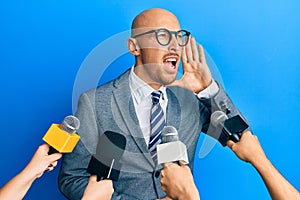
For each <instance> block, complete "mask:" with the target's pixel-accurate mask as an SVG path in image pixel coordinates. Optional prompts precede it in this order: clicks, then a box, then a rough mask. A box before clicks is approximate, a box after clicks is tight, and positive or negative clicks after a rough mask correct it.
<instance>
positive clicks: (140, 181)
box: [59, 8, 239, 200]
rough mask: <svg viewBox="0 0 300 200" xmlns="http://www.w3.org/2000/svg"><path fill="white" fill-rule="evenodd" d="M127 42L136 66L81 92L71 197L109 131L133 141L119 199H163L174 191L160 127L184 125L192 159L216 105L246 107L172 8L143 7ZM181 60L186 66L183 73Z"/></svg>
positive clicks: (65, 183) (67, 180)
mask: <svg viewBox="0 0 300 200" xmlns="http://www.w3.org/2000/svg"><path fill="white" fill-rule="evenodd" d="M127 45H128V50H129V52H130V53H131V54H132V55H133V56H134V57H135V64H134V66H132V67H131V69H128V70H127V71H126V72H124V73H123V74H122V75H121V76H119V77H118V78H117V79H115V80H113V81H111V82H109V83H107V84H105V85H102V86H99V87H98V88H96V89H93V90H90V91H88V92H85V93H83V94H82V95H81V97H80V99H79V104H78V110H77V113H76V116H77V117H78V118H79V119H80V122H81V126H80V129H79V130H78V134H79V135H80V136H81V138H82V139H81V141H80V142H79V144H78V145H77V146H76V148H75V150H74V151H73V153H71V154H67V155H65V156H64V159H63V163H62V167H61V171H60V175H59V186H60V190H61V191H62V193H63V194H64V195H65V196H66V197H68V198H69V199H81V197H82V195H83V193H84V191H85V188H86V186H87V184H88V180H89V177H90V174H89V173H87V171H86V169H87V167H88V164H89V161H90V159H91V156H92V155H93V154H95V153H96V150H97V144H98V142H99V138H100V136H101V135H102V134H103V133H104V132H106V131H113V132H116V133H119V134H122V135H124V136H125V137H126V141H127V144H126V149H125V151H124V154H123V156H122V158H121V160H120V162H121V163H122V168H118V167H117V170H119V171H120V176H119V179H118V181H113V189H114V190H113V191H114V193H113V195H112V199H143V200H145V199H162V198H168V197H167V195H166V193H165V192H164V191H163V190H162V189H161V183H160V178H161V173H160V172H161V170H162V168H163V166H161V165H158V164H157V154H156V145H157V144H159V143H160V131H161V129H162V128H163V127H164V126H165V125H168V126H174V127H175V128H176V129H177V130H178V133H179V138H180V140H181V141H182V142H184V143H185V145H186V146H187V150H188V157H189V161H190V164H189V166H190V167H192V166H193V160H194V153H195V148H196V144H197V141H198V138H199V135H200V132H204V133H207V132H209V131H210V132H212V133H213V129H212V128H210V126H209V123H210V115H211V113H212V112H213V111H214V110H219V109H221V108H220V106H221V105H222V104H224V102H225V103H226V106H227V108H230V113H229V117H231V116H234V115H236V114H237V113H239V111H238V110H237V109H236V108H235V107H234V105H233V104H232V102H231V101H230V99H229V98H228V97H227V95H226V93H225V92H224V90H223V89H222V88H221V87H220V85H218V83H216V82H215V81H214V80H213V78H212V76H211V73H210V70H209V68H208V66H207V64H206V61H205V55H204V50H203V48H202V46H201V45H197V44H196V40H195V38H194V37H191V35H190V32H189V31H187V30H184V29H182V28H181V27H180V24H179V21H178V19H177V18H176V16H175V15H174V14H173V13H171V12H169V11H167V10H163V9H159V8H153V9H149V10H146V11H144V12H142V13H140V14H139V15H137V16H136V17H135V18H134V20H133V23H132V27H131V37H130V38H129V39H128V40H127ZM99 56H101V55H99ZM180 60H181V61H182V66H183V72H184V74H183V76H182V78H181V79H179V80H176V75H177V72H178V67H179V63H180ZM129 68H130V66H129ZM93 188H96V187H93ZM94 192H95V193H97V192H99V191H97V190H96V189H95V191H94ZM89 194H92V192H91V190H89Z"/></svg>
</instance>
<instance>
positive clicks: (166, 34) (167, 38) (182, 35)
mask: <svg viewBox="0 0 300 200" xmlns="http://www.w3.org/2000/svg"><path fill="white" fill-rule="evenodd" d="M153 32H155V36H156V40H157V42H158V43H159V44H160V45H162V46H167V45H168V44H170V42H171V39H172V34H174V35H175V38H176V40H177V42H178V45H179V46H181V47H183V46H185V45H186V44H187V43H188V41H189V37H190V35H191V33H190V32H188V31H186V30H179V31H169V30H168V29H166V28H160V29H156V30H151V31H147V32H145V33H140V34H137V35H135V36H133V38H137V37H140V36H142V35H146V34H149V33H153Z"/></svg>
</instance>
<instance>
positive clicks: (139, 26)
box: [131, 8, 180, 36]
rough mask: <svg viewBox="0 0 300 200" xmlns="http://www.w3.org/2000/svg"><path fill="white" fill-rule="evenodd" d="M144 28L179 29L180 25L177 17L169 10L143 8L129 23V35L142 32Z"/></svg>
mask: <svg viewBox="0 0 300 200" xmlns="http://www.w3.org/2000/svg"><path fill="white" fill-rule="evenodd" d="M145 28H151V29H153V28H167V29H169V30H174V31H176V30H179V29H180V25H179V22H178V19H177V17H176V16H175V15H174V14H173V13H171V12H170V11H167V10H164V9H161V8H152V9H149V10H145V11H143V12H141V13H140V14H139V15H137V16H136V17H135V18H134V20H133V22H132V25H131V35H132V36H134V35H137V34H139V33H140V32H143V29H144V30H145Z"/></svg>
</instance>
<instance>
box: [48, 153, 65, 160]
mask: <svg viewBox="0 0 300 200" xmlns="http://www.w3.org/2000/svg"><path fill="white" fill-rule="evenodd" d="M61 157H62V154H61V153H54V154H51V155H49V156H48V159H49V161H50V162H53V161H56V160H58V159H60V158H61Z"/></svg>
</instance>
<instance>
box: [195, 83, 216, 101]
mask: <svg viewBox="0 0 300 200" xmlns="http://www.w3.org/2000/svg"><path fill="white" fill-rule="evenodd" d="M218 92H219V86H218V84H217V83H216V81H214V80H213V81H212V83H211V84H210V85H209V86H208V87H207V88H205V89H204V90H202V91H201V92H199V93H198V94H196V93H195V95H196V96H197V98H198V99H209V98H212V97H214V96H215V95H216V94H217V93H218Z"/></svg>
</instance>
